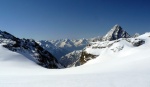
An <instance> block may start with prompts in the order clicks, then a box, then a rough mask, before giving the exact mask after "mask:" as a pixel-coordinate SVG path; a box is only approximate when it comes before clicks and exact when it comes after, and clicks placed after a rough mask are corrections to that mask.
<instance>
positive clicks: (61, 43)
mask: <svg viewBox="0 0 150 87" xmlns="http://www.w3.org/2000/svg"><path fill="white" fill-rule="evenodd" d="M138 36H139V34H137V33H136V34H135V35H134V36H131V35H129V34H128V33H127V32H126V31H124V30H123V29H122V28H121V26H119V25H115V26H114V27H113V28H112V29H111V30H110V31H109V32H108V33H107V34H106V35H105V36H102V37H95V38H90V39H78V40H70V39H61V40H49V41H48V40H41V41H37V42H35V41H34V40H33V39H20V38H17V37H15V36H13V35H11V34H9V33H8V32H5V31H0V43H1V44H3V46H4V47H5V48H8V49H9V50H11V51H14V52H17V53H20V54H22V55H24V56H26V57H28V58H29V59H30V60H32V61H34V62H36V63H37V64H39V65H41V66H43V67H46V68H63V67H72V66H79V65H82V64H84V63H85V62H86V61H88V60H91V58H92V59H93V58H95V57H97V56H98V55H93V54H87V53H86V51H85V50H86V49H87V48H88V47H91V45H92V47H93V48H94V47H95V48H106V47H108V46H110V45H112V44H108V43H109V42H107V41H114V40H119V39H120V38H131V37H134V38H135V37H138ZM94 42H102V44H97V45H100V46H95V45H94V46H93V43H94ZM94 44H96V43H94Z"/></svg>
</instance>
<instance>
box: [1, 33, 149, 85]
mask: <svg viewBox="0 0 150 87" xmlns="http://www.w3.org/2000/svg"><path fill="white" fill-rule="evenodd" d="M119 40H120V41H117V42H115V43H113V42H107V43H108V44H109V43H113V44H112V45H111V46H109V47H106V48H103V49H104V50H103V51H102V50H100V48H97V49H95V48H94V49H92V48H91V47H88V50H87V49H86V51H87V52H88V53H91V54H92V53H93V54H94V53H95V54H97V55H99V56H98V57H96V58H95V59H93V60H90V61H87V63H85V64H84V65H82V66H78V67H73V68H66V69H46V68H41V67H40V66H38V65H36V64H34V62H32V61H30V60H28V59H25V60H23V61H22V59H24V58H23V56H22V55H20V54H16V53H14V52H11V51H9V50H7V49H5V48H3V47H2V46H0V52H1V53H0V56H1V57H0V58H1V59H0V87H150V66H149V64H150V55H149V53H150V49H149V47H150V33H146V34H144V35H141V36H139V37H136V38H129V40H125V39H119ZM140 40H142V41H144V42H143V43H141V44H139V45H137V44H136V45H135V43H138V42H139V41H140ZM130 42H131V43H130ZM101 44H102V43H101V42H95V43H93V44H92V45H91V46H97V45H98V46H100V45H101ZM102 45H103V46H106V45H104V44H102ZM122 46H123V48H122ZM98 49H99V50H98ZM91 50H92V51H91ZM5 53H7V55H5ZM5 59H7V60H5ZM18 59H20V60H18ZM7 62H8V63H7ZM22 62H23V63H22ZM20 63H21V64H20ZM24 64H25V65H29V66H24Z"/></svg>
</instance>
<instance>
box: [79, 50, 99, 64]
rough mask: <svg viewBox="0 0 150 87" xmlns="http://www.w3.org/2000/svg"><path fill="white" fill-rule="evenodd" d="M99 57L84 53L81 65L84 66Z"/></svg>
mask: <svg viewBox="0 0 150 87" xmlns="http://www.w3.org/2000/svg"><path fill="white" fill-rule="evenodd" d="M97 56H98V55H93V54H89V53H87V52H86V51H83V52H82V54H81V57H80V65H83V64H84V63H86V62H87V61H89V60H91V59H94V58H96V57H97Z"/></svg>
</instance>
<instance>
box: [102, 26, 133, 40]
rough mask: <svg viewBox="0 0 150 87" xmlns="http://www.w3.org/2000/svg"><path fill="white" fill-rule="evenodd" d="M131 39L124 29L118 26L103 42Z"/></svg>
mask: <svg viewBox="0 0 150 87" xmlns="http://www.w3.org/2000/svg"><path fill="white" fill-rule="evenodd" d="M129 37H131V36H130V35H129V34H128V33H127V32H126V31H124V30H123V29H122V27H121V26H119V25H118V24H116V25H115V26H114V27H113V28H112V29H111V30H110V31H109V32H108V33H107V34H106V35H105V36H104V37H103V41H111V40H116V39H119V38H129Z"/></svg>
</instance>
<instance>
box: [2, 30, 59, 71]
mask: <svg viewBox="0 0 150 87" xmlns="http://www.w3.org/2000/svg"><path fill="white" fill-rule="evenodd" d="M0 44H1V45H2V46H3V47H5V48H7V49H9V50H11V51H14V52H17V53H20V54H22V55H24V56H25V57H27V58H28V59H30V60H32V61H34V62H36V63H37V64H39V65H41V66H43V67H46V68H61V67H62V66H61V64H60V63H59V62H58V61H57V59H56V58H55V57H54V56H53V55H52V54H51V53H50V52H48V51H47V50H45V49H43V48H42V47H41V46H40V45H39V44H37V43H36V42H35V41H34V40H32V39H19V38H16V37H15V36H13V35H11V34H9V33H7V32H5V31H0Z"/></svg>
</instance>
